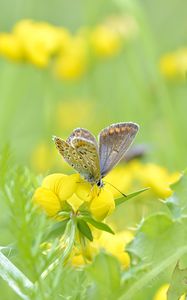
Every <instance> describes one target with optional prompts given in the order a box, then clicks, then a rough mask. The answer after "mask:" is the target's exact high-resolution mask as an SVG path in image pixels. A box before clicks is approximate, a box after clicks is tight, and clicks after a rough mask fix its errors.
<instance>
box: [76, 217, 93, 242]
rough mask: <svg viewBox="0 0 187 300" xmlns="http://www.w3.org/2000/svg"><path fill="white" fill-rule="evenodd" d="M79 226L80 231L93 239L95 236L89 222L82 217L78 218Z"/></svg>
mask: <svg viewBox="0 0 187 300" xmlns="http://www.w3.org/2000/svg"><path fill="white" fill-rule="evenodd" d="M77 227H78V229H79V231H80V232H81V233H82V234H83V235H84V236H85V237H86V238H87V239H89V240H90V241H93V236H92V232H91V230H90V227H89V226H88V224H87V223H86V222H85V221H84V220H82V219H78V222H77Z"/></svg>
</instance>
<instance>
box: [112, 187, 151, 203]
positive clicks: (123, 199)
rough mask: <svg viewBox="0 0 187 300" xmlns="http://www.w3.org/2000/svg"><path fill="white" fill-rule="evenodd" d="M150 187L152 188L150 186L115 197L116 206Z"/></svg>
mask: <svg viewBox="0 0 187 300" xmlns="http://www.w3.org/2000/svg"><path fill="white" fill-rule="evenodd" d="M149 189H150V188H149V187H148V188H144V189H141V190H139V191H136V192H133V193H131V194H128V195H127V197H123V198H118V199H115V204H116V206H118V205H120V204H122V203H124V202H126V201H127V200H129V199H132V198H134V197H136V196H138V195H140V194H141V193H143V192H145V191H147V190H149Z"/></svg>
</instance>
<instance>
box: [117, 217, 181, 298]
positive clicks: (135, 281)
mask: <svg viewBox="0 0 187 300" xmlns="http://www.w3.org/2000/svg"><path fill="white" fill-rule="evenodd" d="M186 236H187V218H185V219H184V218H183V219H182V220H180V222H178V221H173V220H172V218H171V217H170V216H168V214H164V213H160V212H159V213H158V214H154V215H152V216H149V217H148V218H146V219H145V220H144V221H143V222H142V223H141V225H140V226H139V228H138V230H137V233H136V236H135V238H134V240H133V241H132V242H131V243H129V245H127V247H126V251H127V252H128V253H129V255H130V257H131V264H132V265H133V266H138V265H139V264H141V265H142V269H143V267H144V266H145V267H146V266H147V267H146V268H145V269H146V272H143V273H142V274H141V276H138V275H140V274H139V272H138V271H137V276H136V274H133V276H132V277H131V278H129V277H128V280H127V281H125V282H124V287H123V294H122V296H121V297H120V300H128V299H129V300H131V299H136V295H138V294H139V293H140V291H141V290H146V288H147V286H148V285H149V284H150V283H151V282H153V281H154V282H155V283H156V281H158V280H159V278H160V276H161V275H163V274H164V272H167V273H166V274H165V275H167V277H168V276H171V268H172V267H173V266H174V265H175V264H176V262H177V261H178V260H179V258H180V257H181V256H182V255H184V254H186V253H187V245H186ZM168 270H170V271H168ZM129 275H130V274H129ZM168 280H169V279H168Z"/></svg>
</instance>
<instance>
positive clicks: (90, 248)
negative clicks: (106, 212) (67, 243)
mask: <svg viewBox="0 0 187 300" xmlns="http://www.w3.org/2000/svg"><path fill="white" fill-rule="evenodd" d="M132 239H133V234H132V232H130V231H128V230H124V231H121V232H117V233H115V235H111V234H110V233H107V232H103V231H102V232H101V234H100V235H99V237H97V238H95V239H94V241H93V242H88V244H87V246H86V248H85V249H84V256H85V259H87V260H88V261H92V260H93V258H94V256H95V255H96V254H97V253H98V252H99V251H100V250H101V249H104V250H105V251H107V252H108V253H110V254H112V255H114V256H115V257H116V258H117V259H118V260H119V262H120V263H121V266H122V267H123V268H128V267H129V265H130V256H129V254H128V253H127V252H126V251H125V246H126V245H127V244H128V243H129V242H130V241H131V240H132ZM81 251H82V250H80V249H78V248H75V249H74V253H73V256H72V264H73V265H75V266H80V265H84V264H85V259H84V257H83V255H82V253H81Z"/></svg>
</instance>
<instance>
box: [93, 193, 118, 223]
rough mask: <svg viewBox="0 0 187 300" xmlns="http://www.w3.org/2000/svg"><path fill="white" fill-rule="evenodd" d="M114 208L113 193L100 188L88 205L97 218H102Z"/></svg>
mask: <svg viewBox="0 0 187 300" xmlns="http://www.w3.org/2000/svg"><path fill="white" fill-rule="evenodd" d="M114 209H115V202H114V198H113V195H112V193H111V192H110V191H108V190H106V189H104V188H103V189H101V190H100V192H99V194H98V196H96V197H95V198H94V199H93V200H92V203H91V205H90V211H91V213H92V215H93V216H94V217H95V218H96V219H98V220H103V219H104V218H106V217H107V216H108V215H109V214H111V213H112V212H113V210H114Z"/></svg>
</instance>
